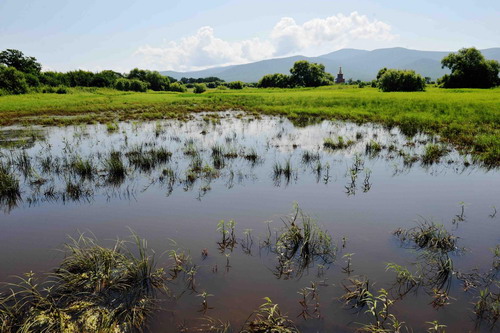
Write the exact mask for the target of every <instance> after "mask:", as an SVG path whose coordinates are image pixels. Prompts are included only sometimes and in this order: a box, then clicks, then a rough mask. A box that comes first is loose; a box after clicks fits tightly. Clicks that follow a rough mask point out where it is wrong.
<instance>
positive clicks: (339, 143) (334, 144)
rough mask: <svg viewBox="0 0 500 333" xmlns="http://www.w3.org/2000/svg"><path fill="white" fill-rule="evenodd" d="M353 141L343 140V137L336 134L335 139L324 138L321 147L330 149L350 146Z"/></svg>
mask: <svg viewBox="0 0 500 333" xmlns="http://www.w3.org/2000/svg"><path fill="white" fill-rule="evenodd" d="M354 143H355V142H354V141H352V140H347V141H346V140H345V139H344V137H342V136H340V135H339V136H338V137H337V140H336V141H335V140H334V139H332V138H326V139H324V140H323V147H325V148H327V149H331V150H337V149H345V148H348V147H350V146H352V145H353V144H354Z"/></svg>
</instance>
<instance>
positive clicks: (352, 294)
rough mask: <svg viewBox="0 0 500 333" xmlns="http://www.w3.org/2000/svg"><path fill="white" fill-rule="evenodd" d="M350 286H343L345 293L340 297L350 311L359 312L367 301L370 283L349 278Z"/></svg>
mask: <svg viewBox="0 0 500 333" xmlns="http://www.w3.org/2000/svg"><path fill="white" fill-rule="evenodd" d="M349 282H350V284H349V285H345V284H342V286H343V287H344V290H345V293H344V294H343V295H342V296H341V297H340V300H341V301H343V302H344V304H345V305H346V306H349V307H350V308H352V309H358V310H361V309H362V308H363V307H364V306H365V305H366V301H367V297H368V296H369V295H371V294H370V282H369V281H368V280H367V279H366V278H350V279H349Z"/></svg>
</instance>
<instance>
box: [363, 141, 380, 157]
mask: <svg viewBox="0 0 500 333" xmlns="http://www.w3.org/2000/svg"><path fill="white" fill-rule="evenodd" d="M381 151H382V146H381V145H380V143H378V142H377V141H374V140H370V142H368V143H367V144H366V146H365V153H366V154H367V155H369V156H371V157H375V156H376V155H377V154H378V153H380V152H381Z"/></svg>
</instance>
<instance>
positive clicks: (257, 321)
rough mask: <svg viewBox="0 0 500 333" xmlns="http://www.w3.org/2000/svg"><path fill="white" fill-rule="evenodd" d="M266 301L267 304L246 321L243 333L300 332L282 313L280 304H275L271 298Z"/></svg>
mask: <svg viewBox="0 0 500 333" xmlns="http://www.w3.org/2000/svg"><path fill="white" fill-rule="evenodd" d="M264 300H265V301H266V302H265V303H264V304H262V305H261V306H260V307H259V309H258V310H256V311H255V312H254V313H253V315H252V316H251V318H250V319H248V320H247V321H246V323H245V324H244V327H243V329H242V330H241V333H265V332H276V333H278V332H279V333H298V332H299V330H298V328H297V327H295V325H294V323H293V322H292V321H291V320H290V319H288V317H287V316H286V315H284V314H282V313H281V311H280V308H279V306H278V304H275V303H273V302H272V301H271V299H270V298H269V297H265V298H264ZM252 318H253V319H252Z"/></svg>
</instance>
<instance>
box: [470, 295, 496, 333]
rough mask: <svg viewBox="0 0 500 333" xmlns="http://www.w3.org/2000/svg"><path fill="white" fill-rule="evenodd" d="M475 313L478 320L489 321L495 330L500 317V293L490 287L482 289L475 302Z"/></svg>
mask: <svg viewBox="0 0 500 333" xmlns="http://www.w3.org/2000/svg"><path fill="white" fill-rule="evenodd" d="M474 314H475V315H476V320H477V321H478V322H481V321H487V322H488V323H489V324H490V325H491V329H492V330H493V329H494V328H495V325H496V324H497V322H498V319H500V293H498V292H497V293H494V292H492V291H490V290H488V288H486V289H482V290H480V291H479V295H478V296H477V300H476V302H475V303H474Z"/></svg>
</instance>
